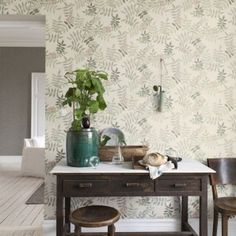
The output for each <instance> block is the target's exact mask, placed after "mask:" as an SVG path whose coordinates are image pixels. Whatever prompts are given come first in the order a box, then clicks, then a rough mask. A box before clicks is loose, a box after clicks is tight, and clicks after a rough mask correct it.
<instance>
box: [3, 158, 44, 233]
mask: <svg viewBox="0 0 236 236" xmlns="http://www.w3.org/2000/svg"><path fill="white" fill-rule="evenodd" d="M10 158H11V157H10ZM4 160H5V158H1V157H0V236H42V235H43V233H42V224H43V205H27V204H25V202H26V201H27V199H28V198H29V197H30V196H31V195H32V193H33V192H34V191H35V190H36V189H37V188H38V187H39V186H40V185H41V183H42V182H43V180H42V179H40V178H32V177H22V176H20V161H19V160H18V159H12V160H11V161H9V162H7V161H4Z"/></svg>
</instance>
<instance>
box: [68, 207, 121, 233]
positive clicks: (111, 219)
mask: <svg viewBox="0 0 236 236" xmlns="http://www.w3.org/2000/svg"><path fill="white" fill-rule="evenodd" d="M119 218H120V213H119V211H117V210H116V209H115V208H113V207H109V206H98V205H92V206H86V207H81V208H78V209H76V210H74V211H73V212H72V213H71V215H70V222H71V223H73V224H74V225H75V231H74V235H76V236H79V235H80V233H81V227H89V228H94V227H102V226H108V236H114V235H115V226H114V223H115V222H117V221H118V220H119Z"/></svg>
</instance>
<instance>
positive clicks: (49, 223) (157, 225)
mask: <svg viewBox="0 0 236 236" xmlns="http://www.w3.org/2000/svg"><path fill="white" fill-rule="evenodd" d="M189 223H190V224H191V226H192V227H193V229H194V230H195V231H196V232H197V233H198V219H190V220H189ZM115 225H116V231H117V232H155V231H160V232H163V231H167V232H168V231H179V230H180V221H179V220H177V219H121V220H119V221H118V222H117V223H116V224H115ZM43 229H44V236H55V235H56V234H55V230H56V224H55V220H45V221H44V224H43ZM106 230H107V228H106V227H101V228H83V229H82V231H83V232H105V231H106ZM235 232H236V220H235V219H231V220H229V236H230V235H235ZM208 234H209V235H212V219H209V220H208ZM218 236H221V222H220V219H219V225H218Z"/></svg>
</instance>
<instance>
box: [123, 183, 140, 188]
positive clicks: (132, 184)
mask: <svg viewBox="0 0 236 236" xmlns="http://www.w3.org/2000/svg"><path fill="white" fill-rule="evenodd" d="M125 186H126V187H139V186H140V183H126V184H125Z"/></svg>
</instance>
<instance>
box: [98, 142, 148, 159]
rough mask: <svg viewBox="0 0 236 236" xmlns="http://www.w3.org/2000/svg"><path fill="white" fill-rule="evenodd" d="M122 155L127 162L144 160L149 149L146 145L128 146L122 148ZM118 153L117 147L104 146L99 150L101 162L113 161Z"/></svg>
mask: <svg viewBox="0 0 236 236" xmlns="http://www.w3.org/2000/svg"><path fill="white" fill-rule="evenodd" d="M120 147H121V152H122V155H123V157H124V159H125V161H132V160H133V158H135V157H138V158H139V159H140V158H143V157H144V156H145V155H146V153H147V151H148V147H147V146H144V145H126V146H120ZM116 152H117V146H103V147H101V148H100V149H99V154H98V155H99V158H100V160H101V161H111V160H112V157H113V156H114V154H115V153H116Z"/></svg>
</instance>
